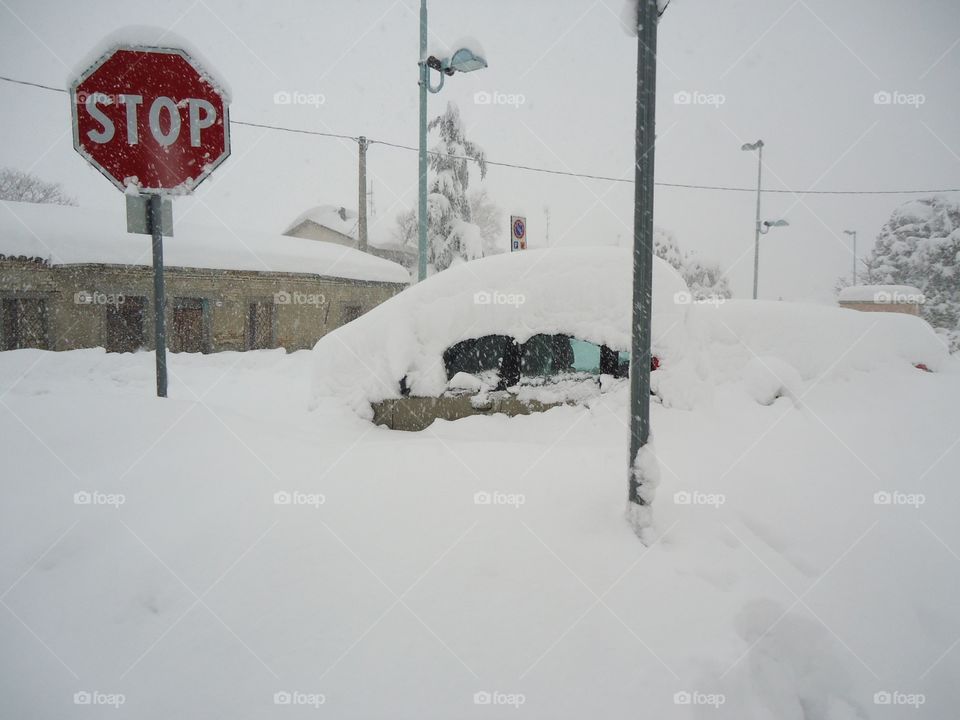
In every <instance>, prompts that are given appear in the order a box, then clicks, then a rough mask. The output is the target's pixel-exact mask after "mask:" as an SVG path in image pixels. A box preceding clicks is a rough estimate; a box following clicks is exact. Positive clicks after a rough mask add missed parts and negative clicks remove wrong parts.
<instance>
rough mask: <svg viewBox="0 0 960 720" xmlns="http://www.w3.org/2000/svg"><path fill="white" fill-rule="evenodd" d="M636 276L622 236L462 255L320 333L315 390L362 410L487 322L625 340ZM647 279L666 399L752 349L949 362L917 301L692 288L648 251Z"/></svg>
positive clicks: (811, 374)
mask: <svg viewBox="0 0 960 720" xmlns="http://www.w3.org/2000/svg"><path fill="white" fill-rule="evenodd" d="M632 284H633V278H632V257H631V253H630V251H629V250H628V249H625V248H617V247H600V248H569V249H545V250H529V251H525V252H520V253H512V254H509V255H498V256H493V257H487V258H484V259H482V260H477V261H474V262H470V263H465V264H462V265H459V266H456V267H454V268H451V269H449V270H446V271H444V272H442V273H439V274H438V275H435V276H433V277H431V278H429V279H428V280H426V281H425V282H422V283H419V284H418V285H415V286H413V287H411V288H409V289H407V290H405V291H404V292H402V293H400V294H399V295H397V296H395V297H393V298H391V299H390V300H388V301H386V302H385V303H383V304H382V305H379V306H378V307H376V308H374V309H373V310H371V311H370V312H369V313H367V314H366V315H364V316H362V317H360V318H358V319H357V320H354V321H353V322H351V323H348V324H347V325H345V326H343V327H341V328H338V329H337V330H335V331H333V332H331V333H330V334H328V335H326V336H325V337H323V338H321V339H320V341H319V342H318V343H317V344H316V346H315V347H314V355H315V365H314V384H313V404H314V406H316V405H317V404H318V403H319V402H320V401H321V400H322V399H324V398H330V397H333V398H337V399H339V400H342V401H345V402H346V403H347V404H348V405H350V406H351V407H352V408H353V409H354V410H355V411H356V412H357V413H359V414H360V415H361V416H363V417H370V416H371V409H370V403H372V402H377V401H379V400H383V399H386V398H395V397H399V385H398V383H399V380H400V379H401V378H403V377H406V378H407V383H408V386H409V387H410V389H411V392H412V393H413V394H414V395H427V396H430V395H439V394H441V393H442V392H443V390H444V388H445V386H446V382H447V378H446V373H445V368H444V364H443V352H444V350H446V349H447V348H449V347H451V346H452V345H454V344H456V343H457V342H459V341H461V340H466V339H470V338H478V337H482V336H484V335H491V334H500V335H508V336H512V337H514V338H516V339H517V340H518V341H520V342H524V341H526V340H527V339H529V338H530V337H531V336H533V335H536V334H539V333H547V334H553V333H557V334H559V333H564V334H568V335H572V336H574V337H577V338H579V339H581V340H586V341H589V342H593V343H596V344H598V345H599V344H604V345H608V346H610V347H611V348H614V349H616V350H627V349H629V347H630V330H631V317H630V308H631V307H632V302H633V297H632ZM653 290H654V292H653V352H654V353H655V354H656V355H658V356H659V357H660V358H661V359H662V360H663V361H664V362H663V365H662V366H661V368H660V369H659V370H658V371H657V372H656V373H654V378H653V379H654V381H655V383H654V385H655V389H656V390H657V392H658V394H659V395H660V397H661V398H662V400H663V402H664V404H667V405H673V406H675V407H693V406H695V405H697V404H700V403H708V402H710V400H709V398H710V397H711V393H712V392H713V390H712V388H713V387H714V386H716V385H717V384H720V383H737V382H743V381H744V380H745V377H746V376H745V373H746V372H748V367H749V366H750V364H751V362H752V361H754V360H756V359H757V358H759V359H760V360H759V361H758V362H760V363H761V364H765V365H769V366H770V367H773V368H783V367H787V366H789V367H792V368H793V369H794V370H795V371H796V375H798V376H799V377H800V378H801V381H802V382H803V383H813V382H819V381H820V380H821V379H823V378H825V377H843V376H845V375H846V374H849V373H853V372H861V371H864V370H870V369H873V368H875V367H878V366H888V367H893V368H894V369H898V370H899V371H903V372H916V370H915V369H914V368H913V365H914V364H916V363H923V364H925V365H926V366H927V367H929V368H930V369H931V370H934V371H937V370H940V369H946V368H947V367H948V366H950V365H949V364H950V360H949V355H948V353H947V349H946V347H945V345H944V344H943V343H942V341H941V340H940V339H939V338H938V337H937V336H936V334H935V333H934V332H933V329H932V328H931V327H930V326H929V325H928V324H927V323H926V322H925V321H924V320H922V319H920V318H919V317H914V316H912V315H905V314H895V313H859V312H852V311H850V310H847V309H843V308H839V307H829V306H820V305H810V304H803V303H790V302H774V301H752V300H724V299H722V298H711V299H709V300H708V301H699V302H698V301H697V299H695V298H692V297H691V296H690V294H689V293H688V291H687V288H686V285H685V284H684V282H683V280H682V279H681V278H680V277H679V276H678V275H677V274H676V272H675V271H674V270H673V269H672V268H671V267H670V266H669V265H668V264H667V263H665V262H663V261H662V260H659V259H656V258H655V262H654V282H653ZM771 358H776V360H771ZM755 364H756V363H755ZM950 367H954V368H955V367H956V363H954V364H953V365H952V366H950Z"/></svg>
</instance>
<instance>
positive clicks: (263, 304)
mask: <svg viewBox="0 0 960 720" xmlns="http://www.w3.org/2000/svg"><path fill="white" fill-rule="evenodd" d="M273 309H274V304H273V303H272V302H269V301H266V300H262V301H259V302H252V303H250V305H249V306H248V308H247V350H266V349H268V348H272V347H273V345H274V339H273Z"/></svg>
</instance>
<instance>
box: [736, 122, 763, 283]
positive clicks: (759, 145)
mask: <svg viewBox="0 0 960 720" xmlns="http://www.w3.org/2000/svg"><path fill="white" fill-rule="evenodd" d="M740 149H741V150H743V151H745V152H753V151H754V150H756V151H757V224H756V229H755V231H754V237H753V299H754V300H756V299H757V275H758V274H759V272H760V234H761V230H760V187H761V182H762V179H763V140H757V141H756V142H755V143H745V144H744V145H742V146H741V147H740Z"/></svg>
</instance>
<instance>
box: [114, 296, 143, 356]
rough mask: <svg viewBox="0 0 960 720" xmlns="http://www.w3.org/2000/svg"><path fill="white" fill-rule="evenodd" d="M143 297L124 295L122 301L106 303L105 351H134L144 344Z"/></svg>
mask: <svg viewBox="0 0 960 720" xmlns="http://www.w3.org/2000/svg"><path fill="white" fill-rule="evenodd" d="M146 306H147V299H146V298H145V297H129V296H128V297H124V299H123V302H122V303H118V304H116V305H107V310H106V313H107V315H106V322H105V326H106V336H107V337H106V343H105V347H106V349H107V352H120V353H123V352H136V351H137V350H140V349H141V348H142V347H144V345H145V344H146V343H145V342H144V338H145V333H144V326H143V317H144V313H145V311H146Z"/></svg>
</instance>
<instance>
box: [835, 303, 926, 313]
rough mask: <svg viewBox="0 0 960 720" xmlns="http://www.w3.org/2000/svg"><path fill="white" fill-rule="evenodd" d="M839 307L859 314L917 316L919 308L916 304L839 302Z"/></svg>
mask: <svg viewBox="0 0 960 720" xmlns="http://www.w3.org/2000/svg"><path fill="white" fill-rule="evenodd" d="M840 307H843V308H849V309H850V310H859V311H860V312H892V313H904V314H906V315H919V314H920V306H919V305H917V304H916V303H896V304H894V303H874V302H852V301H841V302H840Z"/></svg>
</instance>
